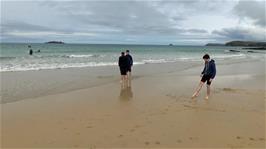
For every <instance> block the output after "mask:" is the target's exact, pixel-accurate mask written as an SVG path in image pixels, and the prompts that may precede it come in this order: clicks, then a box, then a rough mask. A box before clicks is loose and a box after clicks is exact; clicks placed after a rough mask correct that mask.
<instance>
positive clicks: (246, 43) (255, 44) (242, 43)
mask: <svg viewBox="0 0 266 149" xmlns="http://www.w3.org/2000/svg"><path fill="white" fill-rule="evenodd" d="M225 45H226V46H242V47H266V42H255V41H230V42H227V43H225Z"/></svg>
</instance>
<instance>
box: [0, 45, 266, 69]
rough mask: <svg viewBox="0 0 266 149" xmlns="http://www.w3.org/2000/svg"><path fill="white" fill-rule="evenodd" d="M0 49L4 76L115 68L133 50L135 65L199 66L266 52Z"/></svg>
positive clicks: (110, 47)
mask: <svg viewBox="0 0 266 149" xmlns="http://www.w3.org/2000/svg"><path fill="white" fill-rule="evenodd" d="M28 45H31V49H32V50H33V55H29V47H28ZM0 48H1V51H0V52H1V53H0V54H1V55H0V66H1V70H0V71H1V72H9V71H37V70H44V69H67V68H76V67H103V66H116V65H117V64H118V63H117V62H118V58H119V56H120V53H121V52H122V51H125V50H130V53H131V55H132V56H133V59H134V65H145V64H157V63H173V62H192V61H193V62H197V61H199V62H200V61H202V56H203V55H204V54H205V53H208V54H209V55H210V56H211V58H212V59H215V60H216V61H218V62H220V63H222V62H224V61H227V62H228V61H233V60H240V61H241V60H245V59H254V60H257V59H262V60H264V59H265V51H259V50H256V51H252V50H251V51H250V50H242V47H228V46H176V45H173V46H170V45H120V44H47V43H31V44H29V43H1V44H0ZM38 51H40V52H38Z"/></svg>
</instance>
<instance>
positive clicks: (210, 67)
mask: <svg viewBox="0 0 266 149" xmlns="http://www.w3.org/2000/svg"><path fill="white" fill-rule="evenodd" d="M201 74H203V75H210V76H211V79H214V78H215V75H216V66H215V61H214V60H213V59H212V60H210V61H209V62H208V63H206V64H205V67H204V69H203V71H202V72H201Z"/></svg>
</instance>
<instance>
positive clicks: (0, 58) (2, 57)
mask: <svg viewBox="0 0 266 149" xmlns="http://www.w3.org/2000/svg"><path fill="white" fill-rule="evenodd" d="M15 58H16V57H12V56H0V60H10V59H15Z"/></svg>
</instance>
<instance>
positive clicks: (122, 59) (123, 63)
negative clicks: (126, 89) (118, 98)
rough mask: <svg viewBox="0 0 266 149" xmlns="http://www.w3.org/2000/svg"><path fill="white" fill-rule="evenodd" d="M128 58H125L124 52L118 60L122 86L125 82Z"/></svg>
mask: <svg viewBox="0 0 266 149" xmlns="http://www.w3.org/2000/svg"><path fill="white" fill-rule="evenodd" d="M128 64H129V62H128V58H127V57H126V56H125V52H121V56H120V57H119V60H118V65H119V68H120V74H121V83H122V85H123V86H124V85H125V83H126V80H127V69H128Z"/></svg>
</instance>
